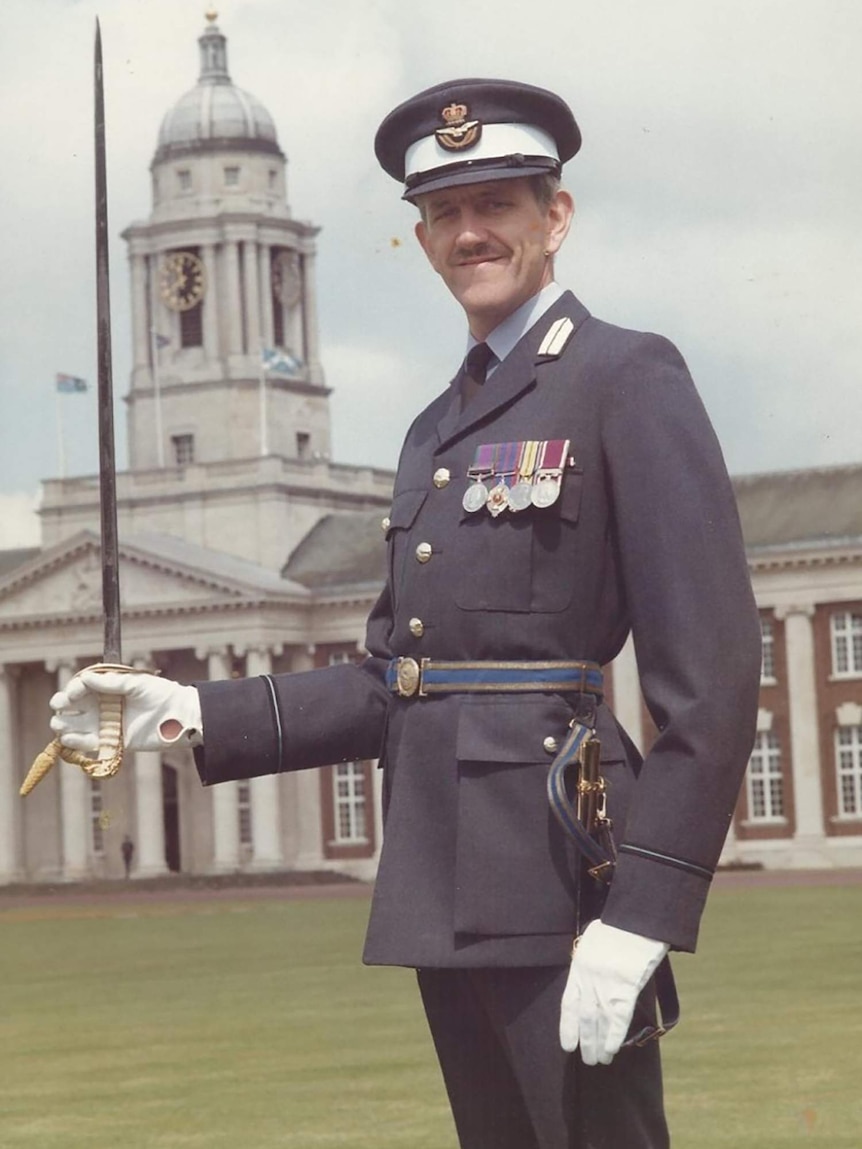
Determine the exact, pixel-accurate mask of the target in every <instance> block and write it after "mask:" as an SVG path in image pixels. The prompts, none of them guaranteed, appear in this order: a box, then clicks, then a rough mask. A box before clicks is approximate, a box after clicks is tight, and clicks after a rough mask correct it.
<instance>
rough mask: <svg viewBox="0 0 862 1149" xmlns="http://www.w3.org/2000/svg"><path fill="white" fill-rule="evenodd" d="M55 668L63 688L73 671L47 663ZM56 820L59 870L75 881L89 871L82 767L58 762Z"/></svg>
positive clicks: (87, 800) (87, 796)
mask: <svg viewBox="0 0 862 1149" xmlns="http://www.w3.org/2000/svg"><path fill="white" fill-rule="evenodd" d="M46 665H47V666H48V669H49V670H56V672H57V689H58V690H64V689H65V688H66V686H67V684H68V682H69V679H70V678H71V677H72V676H73V675H74V673H75V667H74V666H70V665H69V664H68V663H65V662H63V663H60V664H59V665H55V666H51V665H50V664H47V663H46ZM56 768H57V769H58V770H59V771H60V820H61V825H62V873H61V878H62V880H63V881H64V882H77V881H80V880H81V879H82V878H86V877H88V876H89V873H90V864H89V862H90V834H91V825H90V818H91V816H92V808H91V794H92V786H91V783H90V779H89V778H88V777H87V775H86V774H85V773H84V771H83V770H81V769H79V768H78V767H77V766H72V765H70V764H69V763H68V762H59V763H58V764H57V767H56Z"/></svg>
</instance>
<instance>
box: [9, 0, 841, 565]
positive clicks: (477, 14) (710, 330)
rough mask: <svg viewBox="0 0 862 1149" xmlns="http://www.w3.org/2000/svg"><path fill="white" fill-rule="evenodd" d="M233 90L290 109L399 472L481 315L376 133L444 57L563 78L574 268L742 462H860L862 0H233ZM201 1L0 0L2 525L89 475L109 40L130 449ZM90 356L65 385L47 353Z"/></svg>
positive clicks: (510, 74) (29, 519)
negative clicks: (680, 363) (143, 233)
mask: <svg viewBox="0 0 862 1149" xmlns="http://www.w3.org/2000/svg"><path fill="white" fill-rule="evenodd" d="M215 7H216V10H217V11H218V26H219V28H220V29H221V31H222V32H224V33H225V35H226V36H227V39H228V65H229V70H230V73H231V77H232V79H233V81H234V83H235V84H236V85H237V86H239V87H240V88H243V89H245V90H247V91H249V92H251V93H252V94H253V95H255V96H256V97H257V98H258V99H260V100H261V101H262V102H263V103H264V105H265V106H266V107H267V108H268V110H269V111H270V113H271V115H272V117H273V119H274V121H275V124H276V127H277V130H278V135H279V143H280V145H281V148H282V150H283V151H284V152H285V153H286V154H287V157H288V201H289V203H290V205H291V209H292V211H293V214H294V216H295V217H297V218H299V219H305V220H309V221H311V222H312V223H314V224H315V225H317V226H319V227H320V228H321V229H322V230H321V233H320V236H319V238H318V253H319V254H318V308H319V321H320V337H321V347H322V360H323V366H324V369H325V372H326V378H327V383H328V384H329V385H330V386H331V387H332V388H333V389H334V390H333V395H332V399H331V409H332V421H333V457H334V458H335V459H336V460H337V461H339V462H349V463H371V464H374V465H376V466H381V467H394V466H395V463H396V461H397V456H398V450H399V447H400V443H401V439H402V437H403V435H404V432H405V431H406V429H407V427H408V425H409V423H410V421H411V419H412V417H413V416H414V415H415V413H416V412H417V411H418V410H419V409H420V408H421V407H422V406H424V405H425V404H426V403H427V402H429V401H430V400H431V399H432V398H433V397H434V395H435V394H437V392H438V391H439V390H440V389H441V388H442V387H443V386H445V384H446V383H447V381H448V380H449V379H450V378H451V376H452V374H453V373H454V371H455V369H456V368H457V365H458V362H459V360H460V358H461V356H462V354H463V347H464V340H465V336H466V331H465V325H464V320H463V318H462V316H461V315H460V313H459V311H458V308H457V305H456V304H455V303H454V301H453V300H451V299H450V298H449V297H448V296H447V295H446V292H445V288H444V287H443V285H442V283H440V282H438V281H436V278H435V275H434V273H433V272H432V271H431V270H430V268H429V267H428V265H427V263H426V262H425V258H424V256H423V255H422V253H421V251H420V250H419V248H418V245H417V244H416V241H415V239H414V237H413V225H414V222H415V218H416V213H415V209H414V208H412V207H410V206H409V205H407V204H405V203H402V202H401V201H400V199H399V196H400V188H399V187H398V185H397V184H396V183H395V182H394V181H392V180H391V179H390V178H389V177H388V176H386V175H385V174H384V173H383V172H381V171H380V169H379V168H378V167H377V165H376V161H375V159H374V155H373V150H372V140H373V136H374V132H375V130H376V128H377V125H378V124H379V122H380V121H381V120H382V118H383V116H384V115H385V114H386V113H387V112H388V111H389V110H390V109H391V108H392V107H394V106H395V104H397V103H400V102H401V101H402V100H403V99H405V98H406V97H408V96H409V95H412V94H413V93H415V92H417V91H419V90H420V89H422V88H425V87H428V86H430V85H431V84H434V83H438V82H440V81H442V80H445V79H451V78H454V77H458V76H500V77H505V78H508V79H521V80H524V81H526V82H528V83H533V84H539V85H542V86H544V87H548V88H551V89H553V90H554V91H556V92H558V93H559V94H560V95H562V96H563V97H564V98H565V99H566V100H567V101H568V102H569V103H570V105H571V106H572V108H573V110H574V113H575V116H576V118H577V120H578V123H579V125H580V127H581V131H582V134H583V139H584V143H583V147H582V150H581V152H580V153H579V154H578V156H576V157H575V159H574V160H572V161H571V162H570V163H569V164H568V165H567V167H566V171H565V182H566V185H567V186H568V187H569V189H570V190H571V191H572V192H573V194H574V196H575V200H576V203H577V214H576V217H575V225H574V228H573V231H572V233H571V234H570V236H569V238H568V240H567V242H566V246H565V248H564V250H563V253H562V255H561V256H560V257H559V259H558V261H557V278H558V280H559V281H560V282H561V283H562V284H563V285H564V286H566V287H570V288H572V290H574V291H575V293H576V294H577V295H578V297H579V298H580V299H581V301H582V302H583V303H584V304H585V305H586V306H587V307H588V308H589V310H590V311H592V313H593V314H595V315H598V316H599V317H601V318H603V319H606V320H609V321H611V322H614V323H617V324H621V325H623V326H626V327H634V328H637V329H640V330H649V331H658V332H660V333H661V334H663V335H666V336H667V337H668V338H670V339H672V340H673V342H674V343H676V344H677V346H678V347H679V348H680V350H681V351H682V353H683V355H684V356H685V358H686V360H687V362H688V364H689V367H690V368H691V371H692V374H693V376H694V378H695V381H696V383H697V386H698V389H699V390H700V393H701V395H702V396H703V399H704V401H705V403H706V406H707V409H708V411H709V413H710V416H711V418H712V420H713V423H714V424H715V427H716V430H717V432H718V435H719V439H720V440H721V442H722V445H723V448H724V452H725V457H726V459H727V463H728V467H729V469H730V471H731V473H733V474H747V473H754V472H760V471H771V470H787V469H794V468H799V467H819V466H833V465H840V464H844V463H853V462H862V443H860V434H859V431H860V423H862V420H860V413H862V403H860V398H859V381H860V366H862V323H860V311H862V308H861V307H860V304H862V298H860V297H862V228H860V226H859V223H858V220H859V215H860V207H859V205H860V203H862V147H860V132H859V126H858V117H859V109H860V107H862V69H860V67H859V56H858V47H859V44H860V43H862V4H859V3H858V0H721V2H718V0H696V2H692V0H650V2H648V3H644V2H643V0H603V2H602V3H596V0H568V2H562V0H533V2H532V3H531V4H529V5H527V4H523V3H520V2H519V3H515V2H514V0H461V2H460V3H458V4H455V5H452V4H443V5H433V4H427V3H415V2H411V0H320V2H319V3H317V4H312V5H309V4H307V3H300V2H299V0H224V2H223V3H221V4H216V5H215ZM206 8H207V4H206V3H205V2H204V0H101V3H97V2H95V0H3V36H2V41H0V107H2V108H3V128H2V145H3V146H2V157H3V162H2V164H0V218H2V220H3V223H4V226H3V241H2V248H3V255H2V259H0V548H2V547H9V546H24V545H36V544H37V543H38V522H37V519H36V516H35V514H34V513H33V508H34V507H35V506H36V504H37V502H38V497H39V485H40V480H42V479H45V478H56V477H58V476H60V475H63V474H65V475H77V474H94V473H96V472H97V470H98V446H97V438H96V406H95V386H96V367H95V363H96V341H95V332H96V327H95V275H94V265H95V257H94V225H93V146H92V135H93V127H92V56H93V35H94V28H95V19H96V16H97V15H98V17H99V20H100V23H101V29H102V40H103V51H104V70H105V102H106V121H107V149H108V157H107V166H108V199H109V226H110V233H111V303H112V331H113V352H114V353H113V376H114V388H115V392H116V394H117V403H116V416H115V420H116V426H117V439H118V442H117V450H118V463H119V465H120V466H121V467H122V466H124V465H125V457H126V456H125V414H124V406H123V403H122V395H123V394H124V393H125V391H126V390H127V387H128V379H129V372H130V368H131V356H130V348H131V334H130V315H129V278H128V265H127V262H126V251H125V243H124V242H123V240H122V239H121V238H120V232H121V231H122V230H123V229H124V228H125V227H126V226H128V224H130V223H131V222H132V221H135V220H144V219H146V218H147V216H148V215H149V212H150V206H151V205H150V182H149V170H148V169H149V164H150V161H151V160H152V156H153V153H154V151H155V145H156V139H157V135H158V129H159V124H160V122H161V119H162V117H163V115H164V113H165V112H166V111H167V110H168V109H169V108H170V107H171V106H172V105H173V104H174V103H175V102H176V100H177V99H179V97H180V96H181V95H182V94H183V93H184V92H186V91H187V90H188V89H189V88H191V87H193V85H194V84H195V82H196V80H197V77H198V70H199V57H198V45H197V38H198V36H199V35H200V34H201V32H202V31H203V28H204V25H205V20H204V13H205V11H206ZM57 372H66V373H68V374H72V375H78V376H81V377H83V378H85V379H87V380H88V381H89V383H90V391H89V392H88V393H87V394H84V395H68V396H61V397H58V396H57V395H56V393H55V385H54V380H55V375H56V373H57Z"/></svg>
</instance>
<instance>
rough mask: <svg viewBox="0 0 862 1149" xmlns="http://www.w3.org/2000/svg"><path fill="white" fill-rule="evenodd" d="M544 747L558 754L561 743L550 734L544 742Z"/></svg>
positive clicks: (550, 752) (551, 752)
mask: <svg viewBox="0 0 862 1149" xmlns="http://www.w3.org/2000/svg"><path fill="white" fill-rule="evenodd" d="M542 745H543V746H544V748H545V749H546V750H547V752H548V753H549V754H556V753H557V751H558V750H559V749H560V744H559V742H558V741H557V740H556V738H554V736H553V735H552V734H549V735H548V737H547V738H546V739H545V741H544V742H543V743H542Z"/></svg>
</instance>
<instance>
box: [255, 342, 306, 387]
mask: <svg viewBox="0 0 862 1149" xmlns="http://www.w3.org/2000/svg"><path fill="white" fill-rule="evenodd" d="M260 363H261V366H262V367H263V369H264V371H271V372H272V373H273V374H274V375H289V376H290V377H291V378H293V379H295V378H297V376H299V375H300V374H301V373H302V360H301V359H297V357H296V356H295V355H294V354H293V352H292V351H282V349H281V348H280V347H264V348H262V350H261V353H260Z"/></svg>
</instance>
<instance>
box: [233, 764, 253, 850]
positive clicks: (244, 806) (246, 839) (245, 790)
mask: <svg viewBox="0 0 862 1149" xmlns="http://www.w3.org/2000/svg"><path fill="white" fill-rule="evenodd" d="M236 809H237V817H238V818H239V844H240V846H251V845H252V833H251V786H250V784H249V782H248V779H244V780H242V781H240V782H238V783H237V798H236Z"/></svg>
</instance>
